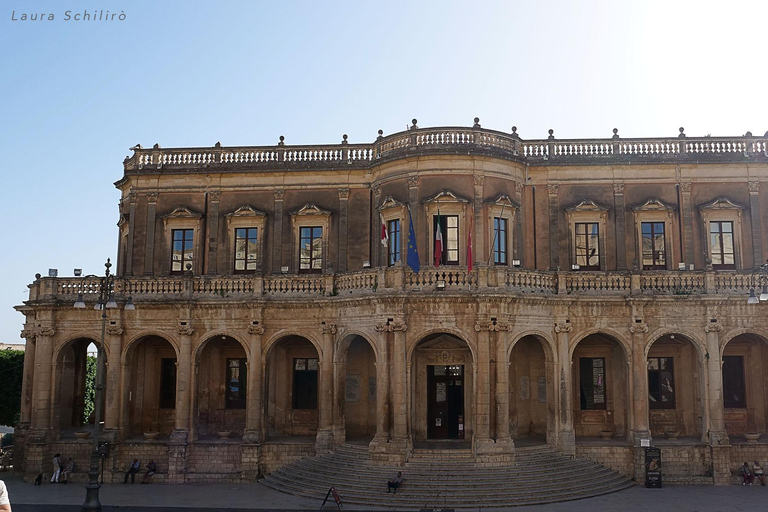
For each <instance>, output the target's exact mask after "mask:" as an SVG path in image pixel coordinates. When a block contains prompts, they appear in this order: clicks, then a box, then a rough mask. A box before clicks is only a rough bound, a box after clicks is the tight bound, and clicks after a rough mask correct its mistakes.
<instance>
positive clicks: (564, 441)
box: [555, 321, 576, 455]
mask: <svg viewBox="0 0 768 512" xmlns="http://www.w3.org/2000/svg"><path fill="white" fill-rule="evenodd" d="M572 329H573V327H572V326H571V324H570V323H569V322H568V321H560V322H557V323H555V335H556V338H557V359H558V362H559V368H558V373H559V379H558V382H559V383H560V385H559V390H558V391H559V393H558V394H559V396H558V400H559V405H560V431H559V432H558V433H557V443H558V449H559V450H560V451H561V452H563V454H565V455H575V454H576V434H575V432H574V430H573V389H571V388H572V385H571V354H570V346H569V335H568V333H570V332H571V330H572Z"/></svg>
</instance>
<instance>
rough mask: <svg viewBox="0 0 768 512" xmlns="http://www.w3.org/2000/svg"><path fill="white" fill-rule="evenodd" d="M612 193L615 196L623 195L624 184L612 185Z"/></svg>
mask: <svg viewBox="0 0 768 512" xmlns="http://www.w3.org/2000/svg"><path fill="white" fill-rule="evenodd" d="M613 193H614V194H616V195H618V194H623V193H624V184H623V183H614V184H613Z"/></svg>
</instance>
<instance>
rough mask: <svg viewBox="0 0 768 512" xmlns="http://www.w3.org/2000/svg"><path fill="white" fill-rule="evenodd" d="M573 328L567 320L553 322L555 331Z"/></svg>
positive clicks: (567, 330) (568, 330)
mask: <svg viewBox="0 0 768 512" xmlns="http://www.w3.org/2000/svg"><path fill="white" fill-rule="evenodd" d="M572 330H573V326H572V325H571V324H570V323H567V322H555V332H557V333H561V332H571V331H572Z"/></svg>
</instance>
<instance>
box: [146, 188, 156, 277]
mask: <svg viewBox="0 0 768 512" xmlns="http://www.w3.org/2000/svg"><path fill="white" fill-rule="evenodd" d="M156 215H157V193H152V194H147V237H146V239H145V245H144V274H145V275H152V274H154V273H155V269H154V266H153V263H154V261H155V220H156Z"/></svg>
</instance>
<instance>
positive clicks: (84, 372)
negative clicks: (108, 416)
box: [51, 331, 107, 438]
mask: <svg viewBox="0 0 768 512" xmlns="http://www.w3.org/2000/svg"><path fill="white" fill-rule="evenodd" d="M100 337H101V336H100V335H99V336H95V335H92V333H90V332H87V331H86V332H79V333H75V334H72V335H69V336H67V337H66V338H64V339H62V340H61V341H60V342H59V343H57V344H56V346H55V347H54V351H53V354H52V366H51V369H52V372H53V397H52V402H53V403H52V409H53V418H52V421H51V426H52V427H53V429H54V430H55V431H58V434H59V436H60V437H62V438H74V431H75V430H77V429H79V428H82V427H87V426H88V425H89V424H93V421H94V419H93V411H91V412H90V413H88V411H86V408H87V404H88V403H90V404H91V406H93V401H89V400H87V396H86V395H87V391H86V389H87V380H88V366H89V364H88V347H89V346H90V345H91V344H93V345H96V347H97V349H98V346H99V345H100V344H101V343H100V341H98V340H99V338H100ZM104 355H105V357H106V355H107V351H106V347H105V350H104ZM94 378H95V375H94ZM104 411H105V407H104V404H102V411H101V414H102V418H103V417H104Z"/></svg>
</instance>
